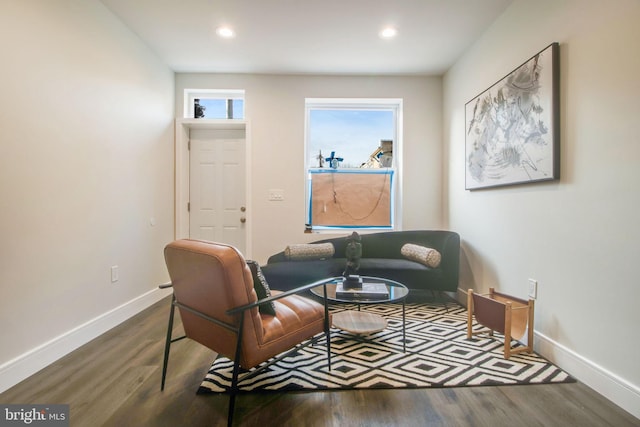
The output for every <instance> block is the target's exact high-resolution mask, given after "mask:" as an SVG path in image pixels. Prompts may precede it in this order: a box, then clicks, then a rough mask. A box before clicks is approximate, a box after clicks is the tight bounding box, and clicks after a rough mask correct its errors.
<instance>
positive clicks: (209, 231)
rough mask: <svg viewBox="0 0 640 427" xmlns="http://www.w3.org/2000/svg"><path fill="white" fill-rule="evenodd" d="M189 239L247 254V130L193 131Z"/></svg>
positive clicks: (190, 166) (191, 142)
mask: <svg viewBox="0 0 640 427" xmlns="http://www.w3.org/2000/svg"><path fill="white" fill-rule="evenodd" d="M190 144H191V149H190V151H189V200H190V211H189V237H190V238H192V239H203V240H210V241H214V242H221V243H227V244H230V245H233V246H235V247H236V248H237V249H238V250H240V251H241V252H242V253H246V218H247V216H246V214H247V213H246V194H245V188H246V187H245V179H246V178H245V176H246V165H245V150H246V137H245V132H244V130H238V129H221V130H216V129H191V132H190Z"/></svg>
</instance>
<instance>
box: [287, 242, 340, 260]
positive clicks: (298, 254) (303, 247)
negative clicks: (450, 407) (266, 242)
mask: <svg viewBox="0 0 640 427" xmlns="http://www.w3.org/2000/svg"><path fill="white" fill-rule="evenodd" d="M334 253H335V249H334V247H333V244H332V243H301V244H297V245H289V246H287V247H286V248H285V250H284V255H285V257H286V258H287V259H288V260H289V261H304V260H314V259H326V258H331V257H332V256H333V254H334Z"/></svg>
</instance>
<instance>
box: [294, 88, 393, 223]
mask: <svg viewBox="0 0 640 427" xmlns="http://www.w3.org/2000/svg"><path fill="white" fill-rule="evenodd" d="M402 107H403V102H402V99H401V98H305V122H304V125H305V128H304V133H305V135H304V177H305V178H304V179H305V199H304V200H305V223H306V227H307V230H308V229H309V228H311V231H313V232H318V233H329V232H336V231H339V230H357V231H358V232H360V231H365V232H366V231H369V230H371V231H375V230H380V229H384V230H401V229H402V175H403V174H402V169H403V168H402V163H403V162H402V145H403V138H402V129H403V113H402ZM317 109H326V110H336V109H348V110H356V109H357V110H366V109H371V110H392V111H393V113H394V118H395V122H396V129H395V132H396V134H395V137H394V139H393V165H392V168H391V169H393V171H394V172H393V174H394V176H393V181H392V184H393V186H392V188H391V194H392V200H391V204H392V212H391V222H392V224H391V227H390V228H389V227H362V226H348V225H345V226H331V227H328V226H317V225H316V226H314V225H313V224H309V223H308V221H310V212H309V207H310V203H309V202H310V197H311V195H310V191H311V188H310V185H306V183H308V180H309V169H310V168H311V167H312V165H311V164H310V159H311V155H310V153H309V147H308V145H309V144H308V141H309V133H310V129H309V119H310V113H311V110H317Z"/></svg>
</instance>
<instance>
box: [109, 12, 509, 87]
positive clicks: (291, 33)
mask: <svg viewBox="0 0 640 427" xmlns="http://www.w3.org/2000/svg"><path fill="white" fill-rule="evenodd" d="M101 1H102V3H103V4H104V5H105V6H106V7H107V8H109V9H110V10H111V11H112V12H113V13H114V14H115V15H116V16H118V17H119V18H120V19H121V20H122V21H123V22H124V23H125V24H126V25H127V26H128V27H129V28H130V29H131V30H132V31H134V32H135V33H137V34H138V36H140V38H141V39H142V40H144V42H145V43H146V44H147V45H148V46H149V47H150V48H151V49H152V50H153V51H155V52H156V53H157V54H158V56H159V57H160V58H162V60H163V61H164V62H165V63H166V64H167V65H168V66H169V67H171V68H172V69H173V70H174V71H176V72H213V73H274V74H341V75H349V74H378V75H441V74H443V73H444V72H445V71H446V70H447V69H449V67H451V65H453V63H454V62H455V61H456V60H457V59H458V58H459V57H460V55H462V54H463V53H464V51H465V50H466V49H467V48H469V47H470V46H471V45H472V44H473V43H474V41H475V40H476V39H477V38H478V37H479V36H480V35H481V34H482V33H483V32H484V31H485V30H486V29H487V28H488V27H489V26H490V25H491V23H492V22H493V21H494V20H495V19H496V18H497V17H498V16H499V15H500V14H501V13H502V12H503V11H504V10H505V9H506V8H507V7H508V6H509V5H510V4H511V3H512V2H513V0H134V1H132V0H101ZM223 24H224V25H230V26H231V27H233V29H234V30H235V32H236V36H235V37H234V38H231V39H222V38H220V37H218V36H217V35H216V32H215V30H216V28H217V27H218V26H220V25H223ZM386 25H393V26H395V27H396V28H397V30H398V35H397V37H395V38H394V39H391V40H383V39H381V38H380V37H378V33H379V31H380V30H381V29H382V27H383V26H386Z"/></svg>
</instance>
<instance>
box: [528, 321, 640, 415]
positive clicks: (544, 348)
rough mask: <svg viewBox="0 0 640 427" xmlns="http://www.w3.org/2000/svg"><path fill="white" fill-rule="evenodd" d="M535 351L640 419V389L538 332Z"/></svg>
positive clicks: (536, 333)
mask: <svg viewBox="0 0 640 427" xmlns="http://www.w3.org/2000/svg"><path fill="white" fill-rule="evenodd" d="M534 342H535V344H534V349H535V351H536V352H537V353H538V354H540V355H541V356H543V357H545V358H547V359H548V360H549V361H551V362H552V363H555V364H556V365H557V366H559V367H560V368H562V369H564V370H565V371H567V372H568V373H569V374H570V375H572V376H573V377H575V378H576V379H578V380H579V381H580V382H583V383H584V384H586V385H588V386H589V387H591V388H592V389H593V390H595V391H596V392H598V393H600V394H601V395H603V396H604V397H606V398H607V399H609V400H610V401H612V402H613V403H615V404H616V405H618V406H620V407H621V408H622V409H624V410H625V411H627V412H629V413H630V414H631V415H633V416H634V417H636V418H640V388H639V387H638V386H636V385H634V384H631V383H630V382H628V381H627V380H625V379H624V378H621V377H619V376H618V375H616V374H614V373H612V372H610V371H608V370H606V369H605V368H603V367H601V366H599V365H597V364H595V363H593V362H592V361H590V360H588V359H586V358H584V357H582V356H580V355H579V354H577V353H576V352H574V351H573V350H570V349H568V348H566V347H565V346H563V345H561V344H559V343H557V342H555V341H553V340H552V339H550V338H549V337H547V336H545V335H543V334H541V333H539V332H535V340H534Z"/></svg>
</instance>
